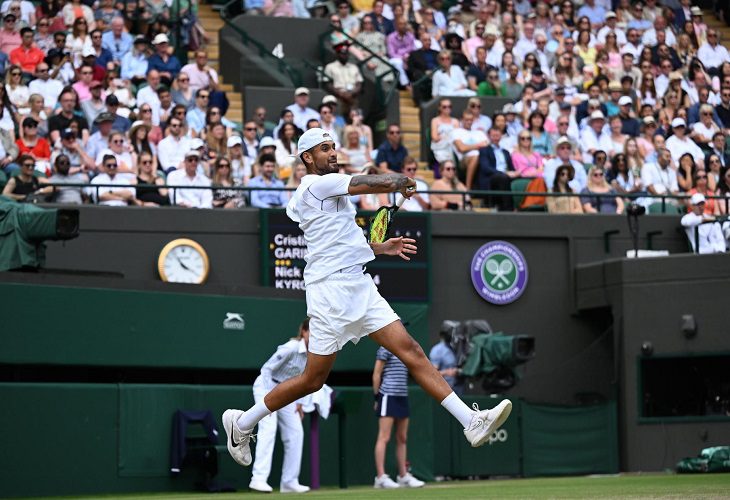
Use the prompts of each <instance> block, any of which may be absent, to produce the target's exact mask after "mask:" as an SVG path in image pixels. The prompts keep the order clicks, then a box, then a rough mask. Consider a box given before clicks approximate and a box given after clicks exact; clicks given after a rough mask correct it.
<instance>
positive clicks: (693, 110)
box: [687, 87, 722, 139]
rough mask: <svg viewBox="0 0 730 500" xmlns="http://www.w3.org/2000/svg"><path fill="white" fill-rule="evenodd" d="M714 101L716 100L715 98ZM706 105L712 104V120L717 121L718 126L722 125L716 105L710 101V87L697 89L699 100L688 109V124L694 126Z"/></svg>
mask: <svg viewBox="0 0 730 500" xmlns="http://www.w3.org/2000/svg"><path fill="white" fill-rule="evenodd" d="M712 102H713V103H714V102H715V100H714V99H713V101H712ZM705 105H707V106H710V115H711V118H710V119H711V121H713V122H715V123H716V124H717V126H718V127H721V126H722V121H721V120H720V117H719V116H718V115H717V112H716V111H715V108H714V106H713V105H712V104H711V103H710V89H709V88H708V87H700V88H698V89H697V102H695V103H694V104H692V105H691V106H690V107H689V108H688V109H687V125H688V126H689V127H694V125H695V124H696V123H697V122H699V121H700V108H701V107H702V106H705ZM693 139H694V138H693Z"/></svg>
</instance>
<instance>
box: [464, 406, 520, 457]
mask: <svg viewBox="0 0 730 500" xmlns="http://www.w3.org/2000/svg"><path fill="white" fill-rule="evenodd" d="M500 407H501V409H500ZM492 410H498V411H499V415H498V416H497V418H496V419H494V422H492V424H491V425H490V426H489V427H487V432H485V433H484V437H483V438H482V439H480V440H479V441H477V442H476V443H472V445H471V446H472V448H479V447H480V446H482V445H483V444H484V443H486V442H487V441H488V440H489V438H490V437H492V434H494V431H496V430H497V429H499V428H500V427H501V426H502V424H503V423H504V422H505V421H506V420H507V418H509V414H510V413H512V401H510V400H509V399H505V400H503V401H502V402H501V403H499V404H498V405H497V406H495V407H494V408H493V409H492ZM492 410H490V411H492Z"/></svg>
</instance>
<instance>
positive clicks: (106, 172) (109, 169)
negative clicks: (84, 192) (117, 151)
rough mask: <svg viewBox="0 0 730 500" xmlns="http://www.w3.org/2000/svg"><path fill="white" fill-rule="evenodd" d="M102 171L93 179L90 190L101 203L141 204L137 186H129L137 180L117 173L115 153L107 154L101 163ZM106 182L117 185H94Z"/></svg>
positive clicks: (120, 205) (109, 204) (113, 205)
mask: <svg viewBox="0 0 730 500" xmlns="http://www.w3.org/2000/svg"><path fill="white" fill-rule="evenodd" d="M101 167H102V169H103V170H102V173H100V174H99V175H97V176H96V177H94V178H93V179H92V180H91V186H92V187H90V188H89V192H90V193H91V195H92V196H93V198H94V199H95V200H96V201H97V203H98V204H99V205H107V206H112V207H125V206H127V205H141V204H142V203H141V202H140V201H139V200H137V198H136V196H137V192H136V190H135V188H133V187H129V185H130V184H134V183H135V181H134V180H133V181H130V179H129V177H127V176H123V175H119V174H117V160H116V158H115V157H114V155H111V154H109V155H105V156H104V157H103V161H102V163H101ZM99 184H101V185H106V184H116V185H118V186H119V187H115V186H100V187H96V188H94V187H93V186H97V185H99Z"/></svg>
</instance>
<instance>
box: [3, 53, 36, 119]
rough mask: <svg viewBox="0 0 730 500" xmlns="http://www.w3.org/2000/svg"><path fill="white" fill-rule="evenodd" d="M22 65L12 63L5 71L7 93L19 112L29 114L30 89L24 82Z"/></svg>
mask: <svg viewBox="0 0 730 500" xmlns="http://www.w3.org/2000/svg"><path fill="white" fill-rule="evenodd" d="M22 78H23V77H22V73H21V70H20V66H16V65H12V66H10V67H9V68H8V70H7V72H6V73H5V94H7V96H8V99H10V103H11V104H12V105H13V106H14V107H15V109H16V110H17V112H18V113H20V114H28V98H30V91H29V90H28V87H27V86H26V85H24V84H23V80H22Z"/></svg>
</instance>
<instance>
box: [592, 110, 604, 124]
mask: <svg viewBox="0 0 730 500" xmlns="http://www.w3.org/2000/svg"><path fill="white" fill-rule="evenodd" d="M605 119H606V117H605V116H603V113H601V112H600V111H598V110H596V111H594V112H593V113H591V116H590V117H589V118H588V120H589V121H593V120H605Z"/></svg>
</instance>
